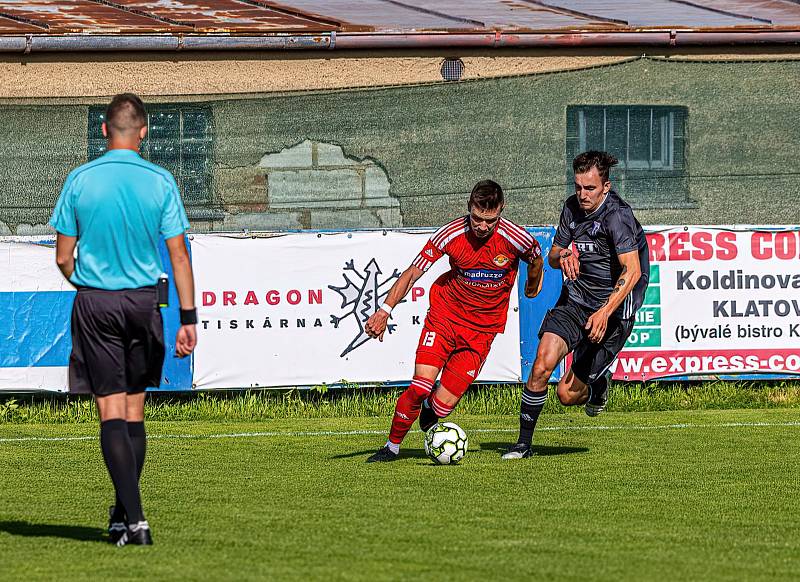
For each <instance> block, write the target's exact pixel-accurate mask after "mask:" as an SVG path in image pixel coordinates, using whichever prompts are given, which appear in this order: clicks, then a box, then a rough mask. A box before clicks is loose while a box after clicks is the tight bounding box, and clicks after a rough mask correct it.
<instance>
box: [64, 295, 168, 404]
mask: <svg viewBox="0 0 800 582" xmlns="http://www.w3.org/2000/svg"><path fill="white" fill-rule="evenodd" d="M163 365H164V329H163V326H162V321H161V311H159V309H158V304H157V299H156V289H155V287H143V288H141V289H124V290H122V291H105V290H102V289H91V288H87V287H81V288H79V289H78V293H77V295H76V296H75V303H74V304H73V305H72V354H71V355H70V358H69V390H70V392H73V393H79V394H80V393H83V394H85V393H89V392H91V393H92V394H94V395H96V396H106V395H108V394H115V393H118V392H128V393H132V394H133V393H137V392H143V391H144V390H145V389H146V388H149V387H151V386H158V385H159V384H160V383H161V368H162V366H163Z"/></svg>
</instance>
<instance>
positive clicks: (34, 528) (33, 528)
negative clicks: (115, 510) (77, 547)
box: [0, 521, 108, 543]
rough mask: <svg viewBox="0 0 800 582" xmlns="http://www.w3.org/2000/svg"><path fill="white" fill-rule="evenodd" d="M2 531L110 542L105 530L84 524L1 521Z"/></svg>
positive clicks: (20, 534) (36, 536) (23, 534)
mask: <svg viewBox="0 0 800 582" xmlns="http://www.w3.org/2000/svg"><path fill="white" fill-rule="evenodd" d="M0 532H6V533H10V534H11V535H14V536H24V537H32V538H65V539H69V540H77V541H79V542H102V543H108V541H107V540H106V538H105V530H102V529H100V528H99V527H86V526H83V525H62V524H53V523H30V522H28V521H0Z"/></svg>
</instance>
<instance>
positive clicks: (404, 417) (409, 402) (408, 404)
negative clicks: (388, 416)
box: [389, 376, 433, 445]
mask: <svg viewBox="0 0 800 582" xmlns="http://www.w3.org/2000/svg"><path fill="white" fill-rule="evenodd" d="M432 389H433V380H428V379H427V378H423V377H422V376H414V379H413V380H412V381H411V386H409V387H408V388H406V390H405V392H403V393H402V394H401V395H400V398H398V399H397V405H396V406H395V408H394V418H392V430H391V431H389V442H392V443H395V444H398V445H399V444H400V443H402V442H403V439H404V438H405V436H406V434H407V433H408V431H409V430H411V425H413V424H414V421H415V420H417V417H418V416H419V409H420V406H422V401H423V400H425V399H426V398H427V397H428V394H430V393H431V390H432Z"/></svg>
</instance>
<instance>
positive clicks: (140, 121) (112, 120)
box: [105, 93, 147, 136]
mask: <svg viewBox="0 0 800 582" xmlns="http://www.w3.org/2000/svg"><path fill="white" fill-rule="evenodd" d="M105 121H106V128H107V129H108V134H109V136H110V135H113V134H115V133H128V132H130V131H132V130H136V131H138V130H139V129H140V128H142V127H144V126H145V125H147V111H146V110H145V108H144V103H142V100H141V99H139V97H137V96H136V95H134V94H133V93H120V94H119V95H115V96H114V98H113V99H112V100H111V103H109V104H108V107H107V108H106V119H105Z"/></svg>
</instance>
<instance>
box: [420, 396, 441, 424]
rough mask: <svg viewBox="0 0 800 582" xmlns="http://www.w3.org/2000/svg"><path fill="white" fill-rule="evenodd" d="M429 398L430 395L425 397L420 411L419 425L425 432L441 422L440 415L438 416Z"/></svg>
mask: <svg viewBox="0 0 800 582" xmlns="http://www.w3.org/2000/svg"><path fill="white" fill-rule="evenodd" d="M429 398H430V396H429V397H428V398H426V399H425V401H424V402H423V403H422V409H421V410H420V411H419V427H420V428H421V429H422V430H423V431H424V432H428V430H429V429H430V428H431V427H432V426H434V425H435V424H436V423H437V422H439V417H438V416H436V413H435V412H434V411H433V407H432V406H431V403H430V402H429V401H428V399H429Z"/></svg>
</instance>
